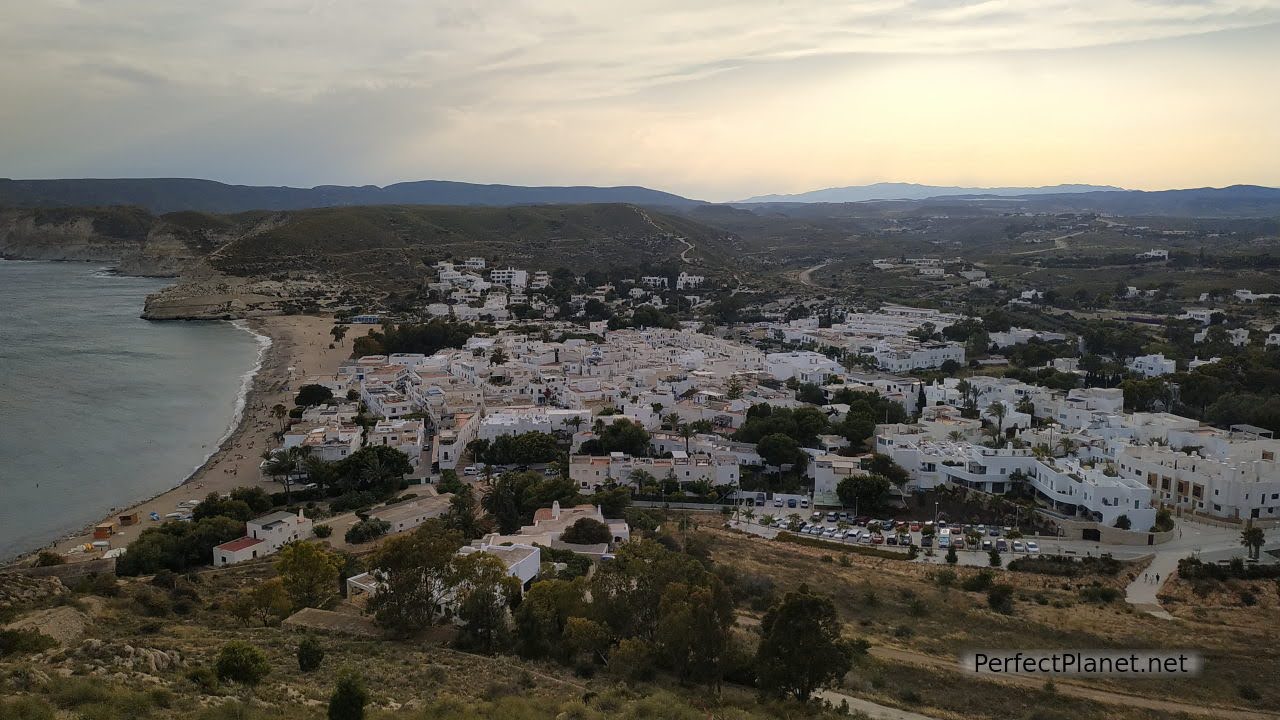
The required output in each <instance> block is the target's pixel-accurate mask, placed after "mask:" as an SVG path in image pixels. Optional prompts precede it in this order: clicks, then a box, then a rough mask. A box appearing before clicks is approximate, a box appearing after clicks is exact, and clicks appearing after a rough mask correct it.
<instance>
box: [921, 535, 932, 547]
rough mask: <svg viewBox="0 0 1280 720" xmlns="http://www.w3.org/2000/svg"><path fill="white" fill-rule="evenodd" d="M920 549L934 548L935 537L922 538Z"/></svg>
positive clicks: (926, 536)
mask: <svg viewBox="0 0 1280 720" xmlns="http://www.w3.org/2000/svg"><path fill="white" fill-rule="evenodd" d="M920 547H927V548H931V547H933V536H932V535H925V536H924V537H922V538H920Z"/></svg>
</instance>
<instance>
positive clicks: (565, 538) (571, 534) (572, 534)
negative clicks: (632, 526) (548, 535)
mask: <svg viewBox="0 0 1280 720" xmlns="http://www.w3.org/2000/svg"><path fill="white" fill-rule="evenodd" d="M560 541H561V542H567V543H569V544H571V545H597V544H600V543H611V542H613V532H612V531H610V530H609V526H608V525H605V524H604V523H602V522H600V521H599V520H595V519H593V518H585V517H584V518H579V519H578V520H577V521H575V522H574V523H573V524H572V525H570V526H569V527H567V528H565V530H564V532H563V533H561V535H560Z"/></svg>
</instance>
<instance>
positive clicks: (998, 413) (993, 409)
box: [987, 400, 1009, 437]
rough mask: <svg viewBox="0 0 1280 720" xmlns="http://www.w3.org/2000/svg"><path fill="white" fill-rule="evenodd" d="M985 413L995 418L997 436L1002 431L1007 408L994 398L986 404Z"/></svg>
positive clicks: (1007, 411) (1007, 412) (1007, 413)
mask: <svg viewBox="0 0 1280 720" xmlns="http://www.w3.org/2000/svg"><path fill="white" fill-rule="evenodd" d="M987 413H988V414H989V415H991V416H992V417H994V418H995V419H996V436H997V437H999V436H1000V435H1002V434H1003V433H1004V419H1005V417H1006V416H1008V415H1009V408H1008V406H1006V405H1005V404H1004V403H1002V402H1000V401H999V400H996V401H995V402H993V403H991V404H990V405H988V406H987Z"/></svg>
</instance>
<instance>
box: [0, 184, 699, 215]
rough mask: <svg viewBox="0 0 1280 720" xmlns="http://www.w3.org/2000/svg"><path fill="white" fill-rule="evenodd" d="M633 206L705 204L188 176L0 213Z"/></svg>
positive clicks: (36, 194)
mask: <svg viewBox="0 0 1280 720" xmlns="http://www.w3.org/2000/svg"><path fill="white" fill-rule="evenodd" d="M580 203H631V204H636V205H646V206H651V207H662V206H666V207H688V206H693V205H698V204H701V201H698V200H690V199H689V198H685V197H681V196H679V195H673V194H671V193H666V192H662V191H659V190H650V189H649V188H644V187H637V186H626V187H592V186H575V187H524V186H519V185H479V184H474V183H464V182H450V181H444V180H422V181H417V182H403V183H396V184H394V185H387V186H386V187H378V186H376V185H364V186H358V187H357V186H345V185H321V186H318V187H313V188H294V187H270V186H253V185H227V184H225V183H220V182H214V181H212V180H198V179H190V178H137V179H134V178H113V179H67V180H9V179H0V207H86V206H105V205H133V206H137V207H141V208H146V209H147V210H150V211H151V212H154V213H169V212H178V211H198V212H209V213H238V212H247V211H250V210H300V209H305V208H317V207H338V206H351V205H545V204H580Z"/></svg>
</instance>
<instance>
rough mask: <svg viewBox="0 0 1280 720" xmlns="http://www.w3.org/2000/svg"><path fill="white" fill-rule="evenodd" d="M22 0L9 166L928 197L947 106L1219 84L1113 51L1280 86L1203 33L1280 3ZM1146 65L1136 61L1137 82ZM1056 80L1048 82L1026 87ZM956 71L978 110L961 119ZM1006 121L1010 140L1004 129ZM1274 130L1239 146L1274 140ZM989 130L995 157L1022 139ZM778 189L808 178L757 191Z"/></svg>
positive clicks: (1257, 23) (2, 109) (979, 138)
mask: <svg viewBox="0 0 1280 720" xmlns="http://www.w3.org/2000/svg"><path fill="white" fill-rule="evenodd" d="M11 5H12V7H9V8H7V9H6V16H5V21H4V22H3V23H0V90H2V91H3V92H4V93H5V98H6V100H5V102H3V103H0V166H2V167H3V169H4V172H5V174H7V175H11V176H45V177H48V176H56V175H63V176H66V175H73V176H81V175H88V174H95V175H143V174H165V175H175V174H182V175H194V176H206V177H215V178H218V179H227V180H233V181H238V182H290V183H295V184H311V183H321V182H343V183H348V182H350V183H357V182H360V183H363V182H376V183H385V182H391V181H394V180H400V179H417V178H421V177H453V178H459V179H473V180H490V181H499V182H502V181H509V182H617V183H625V182H641V181H643V182H648V183H650V184H656V185H659V186H663V187H673V186H674V187H676V189H680V188H683V189H685V191H686V192H690V193H692V194H700V195H704V196H708V197H713V196H719V197H725V196H733V195H736V194H751V193H754V192H763V191H781V190H786V189H793V190H794V189H808V188H804V187H795V186H794V184H796V183H802V182H822V181H824V179H825V178H833V179H835V181H836V182H841V179H840V178H837V177H836V176H837V175H839V174H840V173H841V172H843V173H844V177H843V180H844V181H852V179H853V178H851V177H849V176H852V175H856V174H859V173H860V172H862V170H861V169H857V170H856V171H855V169H850V168H849V167H848V166H847V165H850V164H853V163H854V162H855V161H857V160H858V158H859V157H860V153H862V155H861V157H867V156H873V157H877V158H879V159H877V160H876V164H875V167H876V172H879V173H882V174H892V175H894V176H896V177H898V178H903V179H921V180H926V179H928V178H923V177H916V178H912V177H908V175H910V174H911V173H919V168H920V167H921V162H922V161H923V159H922V158H918V157H905V156H901V155H900V156H898V159H899V160H900V161H901V162H902V163H903V165H902V166H901V169H899V170H897V171H896V172H894V166H893V165H892V163H893V162H894V156H893V155H892V154H890V155H883V154H882V152H881V151H882V149H883V146H886V145H890V146H893V145H895V144H901V143H905V142H913V140H912V137H913V136H907V135H905V134H902V133H905V130H902V131H900V132H899V133H898V134H895V130H894V127H892V126H893V125H896V126H898V127H901V128H911V129H912V130H913V132H917V133H919V132H927V133H931V134H932V138H933V140H932V141H933V142H938V143H940V144H943V145H946V144H948V143H950V144H954V143H955V142H956V141H957V138H956V137H955V136H954V134H953V133H954V131H955V128H956V127H958V125H957V124H956V123H950V124H948V123H947V122H946V114H947V112H948V110H949V108H965V109H966V112H968V111H970V110H971V109H972V108H973V107H974V106H972V103H971V102H970V100H971V99H972V98H974V97H977V98H985V99H986V101H987V107H997V106H998V107H1002V108H1003V107H1010V108H1017V107H1018V104H1017V102H1016V100H1013V101H1012V102H1006V100H1011V99H1010V98H1008V97H1007V94H1008V93H1024V94H1027V95H1028V96H1029V97H1030V96H1034V97H1035V98H1036V102H1037V103H1040V105H1037V106H1035V107H1028V111H1029V112H1032V113H1035V114H1037V115H1039V114H1040V113H1044V115H1043V117H1044V118H1045V119H1046V121H1045V122H1046V123H1048V124H1051V125H1054V126H1055V127H1056V126H1057V125H1058V124H1059V123H1058V119H1057V118H1055V117H1054V114H1055V113H1057V114H1060V115H1061V114H1065V115H1067V116H1068V117H1070V116H1078V117H1079V118H1080V123H1081V124H1088V123H1094V122H1096V120H1097V118H1098V117H1099V115H1098V109H1097V108H1095V107H1092V106H1090V100H1089V97H1088V94H1089V92H1090V90H1088V88H1089V87H1090V85H1091V84H1092V85H1093V87H1095V88H1101V89H1103V90H1106V89H1108V88H1110V87H1111V86H1113V85H1115V84H1116V83H1117V82H1120V81H1122V80H1124V79H1125V78H1126V77H1132V78H1134V82H1133V83H1130V85H1137V84H1141V87H1135V88H1134V89H1133V90H1132V97H1130V98H1128V101H1129V102H1130V103H1132V105H1131V106H1127V107H1126V106H1115V105H1114V104H1113V106H1112V107H1111V108H1109V110H1110V111H1112V112H1115V113H1116V115H1117V125H1118V126H1121V127H1125V128H1127V127H1128V123H1129V118H1130V117H1131V116H1134V115H1135V114H1136V115H1137V116H1138V117H1141V115H1142V108H1141V107H1140V106H1139V105H1140V103H1142V102H1146V103H1148V104H1150V105H1154V106H1161V107H1163V103H1164V101H1165V99H1167V98H1169V97H1176V98H1188V99H1189V98H1194V97H1195V96H1196V95H1197V93H1203V92H1204V91H1205V87H1204V86H1203V85H1196V86H1195V87H1184V88H1182V89H1179V83H1183V84H1185V83H1189V82H1191V80H1190V79H1189V78H1178V77H1176V76H1175V75H1174V74H1173V73H1172V71H1167V72H1168V74H1167V75H1166V74H1161V73H1162V71H1161V70H1160V68H1159V63H1155V62H1153V61H1148V60H1144V59H1143V58H1144V55H1143V52H1144V51H1134V52H1132V53H1128V54H1125V53H1122V56H1123V62H1121V64H1116V65H1112V66H1110V67H1103V66H1101V65H1099V64H1098V63H1095V62H1092V60H1091V58H1096V57H1101V56H1102V55H1104V54H1106V53H1110V52H1113V50H1110V49H1109V48H1115V47H1122V46H1127V45H1131V44H1135V43H1146V44H1147V45H1144V46H1143V47H1146V48H1155V47H1162V46H1160V43H1168V42H1175V43H1186V44H1188V46H1189V47H1191V48H1192V50H1191V51H1190V52H1195V53H1199V55H1197V56H1196V57H1200V58H1204V62H1205V63H1206V64H1207V65H1211V66H1213V67H1214V68H1215V70H1217V71H1220V72H1224V73H1226V74H1227V75H1228V76H1229V77H1228V81H1227V82H1225V83H1221V85H1222V86H1223V87H1228V88H1235V87H1237V85H1240V84H1241V82H1243V84H1245V85H1247V84H1249V83H1248V81H1249V80H1250V79H1252V80H1253V85H1255V86H1257V87H1264V86H1266V81H1268V80H1270V79H1272V78H1273V77H1274V75H1275V72H1274V70H1269V69H1267V68H1268V66H1269V67H1271V68H1274V67H1275V66H1276V65H1277V64H1280V62H1277V57H1276V54H1275V50H1271V49H1270V48H1274V47H1276V44H1275V43H1274V42H1269V43H1254V46H1251V47H1250V48H1246V49H1240V48H1235V47H1228V46H1225V45H1215V46H1212V47H1207V46H1197V45H1196V44H1195V42H1194V39H1195V38H1197V37H1201V36H1204V35H1205V34H1211V33H1222V32H1228V33H1232V32H1233V33H1243V34H1244V36H1249V35H1248V34H1249V33H1250V32H1255V33H1262V34H1265V35H1266V36H1267V38H1268V40H1270V41H1273V40H1274V39H1275V35H1276V28H1277V27H1280V26H1277V25H1276V24H1275V23H1280V0H1204V1H1202V2H1187V1H1176V0H1108V1H1107V2H1091V3H1081V2H1078V1H1077V0H1021V1H1018V2H1013V1H1012V0H977V1H974V2H957V1H951V0H863V1H861V2H853V3H838V2H827V1H826V0H812V1H809V2H779V1H778V0H705V1H704V2H692V3H691V2H688V0H679V1H676V0H635V1H634V2H629V3H625V4H623V3H614V2H594V3H580V2H572V3H571V2H567V1H561V2H533V1H531V0H472V1H470V2H467V3H457V2H439V1H424V0H381V1H380V2H364V3H348V2H337V1H332V0H330V1H322V0H307V1H303V0H219V2H212V3H156V2H154V1H153V0H28V1H27V2H22V3H12V4H11ZM1249 37H1252V36H1249ZM1104 46H1105V47H1104ZM1255 46H1260V47H1262V48H1263V49H1258V47H1255ZM993 57H994V58H996V59H994V60H992V59H991V58H993ZM1162 57H1165V58H1166V59H1167V58H1168V57H1173V59H1174V60H1175V61H1176V59H1177V57H1176V55H1174V56H1162ZM966 58H977V59H980V60H981V61H980V62H975V63H969V62H968V60H966ZM1046 58H1047V59H1048V60H1047V61H1046V62H1044V63H1042V62H1041V61H1040V60H1041V59H1046ZM1268 60H1269V61H1270V62H1268ZM1124 63H1136V64H1135V65H1133V67H1134V68H1136V69H1134V70H1133V71H1132V73H1131V74H1130V75H1126V73H1129V71H1128V70H1127V69H1126V68H1127V67H1128V66H1126V65H1125V64H1124ZM955 67H966V68H969V69H970V74H968V75H956V74H954V73H953V72H951V70H950V69H951V68H955ZM1032 67H1034V68H1036V69H1035V70H1034V72H1035V73H1036V76H1035V77H1034V78H1033V79H1032V80H1030V82H1034V83H1036V85H1032V86H1028V87H1023V88H1019V87H1018V86H1017V85H1016V83H1017V82H1018V80H1017V79H1016V78H1018V77H1020V76H1021V77H1025V76H1026V75H1027V74H1028V73H1030V72H1033V71H1032V70H1030V68H1032ZM1169 67H1173V66H1172V65H1170V66H1169ZM1089 73H1092V74H1089ZM943 77H945V78H947V79H948V82H951V83H960V84H961V85H962V86H963V87H964V89H966V90H967V91H968V96H969V97H968V98H966V97H965V96H963V95H961V96H957V97H955V98H952V99H950V100H949V102H950V106H949V107H948V106H943V105H940V104H939V103H938V102H937V100H936V96H937V95H939V94H945V95H949V90H950V88H948V87H945V86H941V85H939V83H938V82H937V78H943ZM1241 79H1243V80H1241ZM1198 82H1201V83H1210V82H1211V81H1208V80H1204V81H1198ZM1212 87H1213V86H1212V85H1210V86H1209V89H1212ZM1059 88H1062V91H1061V92H1060V93H1059V94H1058V96H1057V97H1055V96H1054V91H1055V90H1056V89H1059ZM1094 92H1096V90H1095V91H1094ZM1148 96H1149V97H1148ZM1188 102H1193V101H1192V100H1188ZM1242 102H1244V104H1245V105H1246V106H1248V107H1250V108H1252V109H1254V110H1256V111H1258V112H1262V111H1264V110H1267V109H1268V108H1269V107H1270V106H1268V105H1266V104H1265V103H1266V101H1265V99H1257V98H1243V99H1242ZM876 103H879V105H878V106H877V105H876ZM1249 103H1253V104H1252V105H1250V104H1249ZM1258 103H1263V104H1262V105H1258ZM1014 111H1015V112H1016V110H1014ZM883 118H893V119H894V122H892V123H886V122H884V121H882V119H883ZM925 120H927V122H926V121H925ZM995 120H996V121H995V122H991V123H988V126H989V127H997V126H1002V125H1003V119H1001V118H996V119H995ZM1162 121H1163V120H1162ZM1165 122H1168V121H1165ZM1181 122H1182V121H1181V119H1178V118H1175V119H1174V120H1173V121H1172V123H1173V124H1174V125H1178V124H1179V123H1181ZM1206 122H1208V121H1206ZM1251 122H1252V123H1254V125H1253V126H1249V125H1248V124H1246V126H1245V127H1243V128H1237V132H1238V133H1239V132H1244V133H1246V134H1247V133H1249V132H1254V133H1261V132H1264V130H1263V129H1262V127H1261V126H1260V125H1257V123H1258V122H1259V120H1258V119H1254V120H1252V121H1251ZM1067 125H1069V123H1067ZM851 128H852V129H857V128H864V130H862V131H861V134H858V133H856V132H849V130H850V129H851ZM965 128H966V131H967V132H970V133H978V135H976V136H973V139H972V142H974V143H977V144H978V145H980V146H982V145H985V146H994V145H996V144H998V143H1000V142H1001V141H1002V138H1000V137H996V136H993V135H988V136H983V135H982V132H983V128H982V127H981V126H980V125H974V126H970V125H968V124H965ZM867 129H869V130H867ZM1006 131H1007V132H1018V131H1019V130H1018V128H1017V127H1013V128H1006ZM1063 131H1064V132H1068V131H1069V128H1065V129H1064V130H1063ZM868 132H873V133H874V134H875V136H874V137H873V138H869V137H868V135H867V133H868ZM1021 132H1023V133H1024V134H1025V135H1026V136H1027V137H1029V138H1040V137H1041V136H1040V134H1039V132H1038V130H1037V129H1036V128H1026V129H1023V130H1021ZM1187 132H1189V133H1190V132H1192V131H1191V130H1187ZM867 143H874V145H871V146H867V145H866V144H867ZM877 145H878V146H880V147H877ZM1023 146H1024V147H1032V146H1031V145H1027V144H1025V143H1024V144H1023ZM1267 147H1270V145H1268V146H1267ZM834 157H839V158H842V162H843V163H846V167H845V169H844V170H841V168H840V167H835V166H832V160H831V158H834ZM948 157H949V158H950V159H949V160H948V161H949V162H953V163H959V162H964V161H966V158H965V157H963V156H952V155H948ZM1271 159H1272V160H1276V159H1277V158H1274V157H1272V158H1271ZM908 160H910V161H911V162H910V163H908V162H907V161H908ZM859 165H860V166H865V165H866V163H859ZM966 171H968V169H967V168H953V169H951V170H950V172H952V174H958V173H961V172H966ZM770 178H773V179H774V182H777V183H779V184H780V185H786V186H787V187H779V186H767V185H766V186H764V187H746V186H747V185H749V184H753V183H761V184H765V183H768V182H769V181H770ZM871 179H888V178H887V177H882V178H871ZM1004 179H1005V178H1004V177H995V178H992V179H991V182H990V183H988V184H997V183H998V182H1001V181H1003V180H1004ZM1079 179H1084V180H1095V178H1079ZM1096 180H1098V181H1104V180H1111V181H1116V182H1119V183H1120V184H1125V183H1126V179H1125V178H1097V179H1096Z"/></svg>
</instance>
